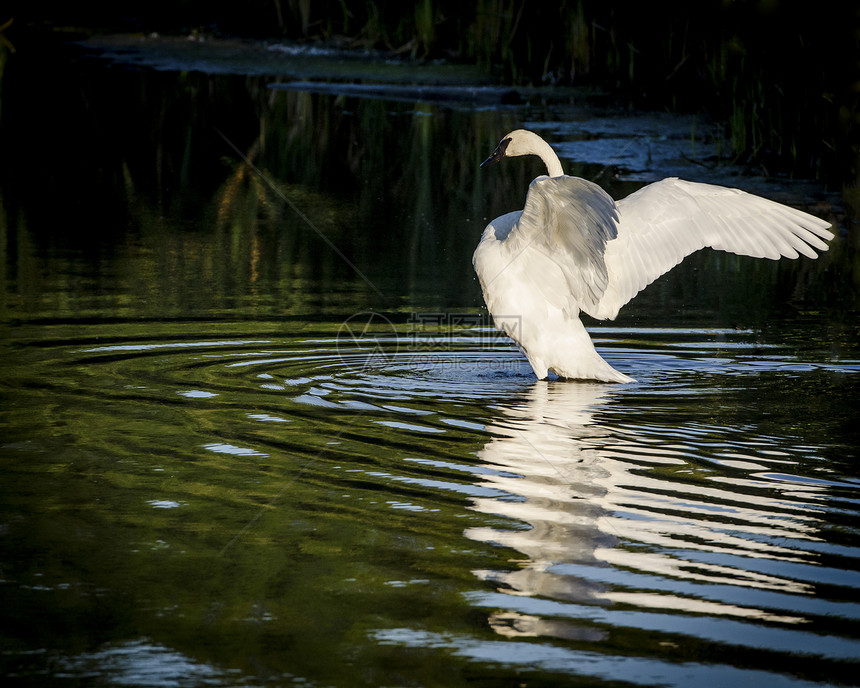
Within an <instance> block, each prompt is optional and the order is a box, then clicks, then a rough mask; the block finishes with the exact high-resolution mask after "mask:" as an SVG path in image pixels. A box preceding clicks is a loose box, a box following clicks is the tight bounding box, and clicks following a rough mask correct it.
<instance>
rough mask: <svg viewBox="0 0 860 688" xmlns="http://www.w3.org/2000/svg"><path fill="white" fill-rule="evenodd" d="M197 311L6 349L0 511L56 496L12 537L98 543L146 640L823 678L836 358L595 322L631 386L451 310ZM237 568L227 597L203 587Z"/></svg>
mask: <svg viewBox="0 0 860 688" xmlns="http://www.w3.org/2000/svg"><path fill="white" fill-rule="evenodd" d="M200 329H201V331H200V332H199V333H198V334H197V335H196V336H188V332H187V331H186V332H183V333H175V334H169V333H167V332H165V333H164V334H161V335H159V334H157V333H155V334H153V333H149V334H147V335H145V336H143V335H142V336H140V337H138V338H134V337H128V336H120V335H118V334H112V333H111V331H110V328H107V329H105V328H100V329H99V332H98V333H97V334H95V333H93V334H92V336H83V337H82V336H76V337H75V338H73V339H71V338H67V337H62V336H57V337H55V338H54V339H53V340H50V339H48V340H46V339H44V338H43V339H41V340H40V341H41V342H42V343H40V344H39V345H38V346H35V345H34V346H31V345H28V344H26V343H23V344H21V345H20V346H18V347H17V348H16V349H15V351H14V352H13V353H12V354H11V355H13V356H14V357H15V359H16V364H15V365H14V366H12V367H10V370H14V375H15V376H17V378H16V379H14V380H12V383H14V385H15V388H16V389H18V390H20V391H19V392H18V397H17V399H16V408H17V409H18V410H17V413H18V414H19V417H18V420H17V422H16V426H17V427H18V428H19V431H20V432H21V433H22V434H26V435H27V436H29V437H30V438H31V439H30V440H28V442H26V443H25V442H21V443H17V444H16V441H15V440H16V438H14V437H12V438H10V439H9V441H8V443H7V445H6V447H5V451H6V457H7V463H6V465H7V469H8V471H9V472H8V475H11V476H14V478H12V479H10V481H9V482H8V483H7V488H6V490H5V494H4V499H5V500H6V503H7V504H8V505H9V515H8V517H7V518H6V521H5V523H6V524H12V523H19V524H20V523H28V524H30V525H29V530H31V531H32V532H42V533H46V532H49V531H48V530H46V529H45V526H44V524H45V523H47V522H48V519H49V516H48V515H51V516H50V518H51V519H52V518H53V515H55V514H60V515H62V517H63V518H62V519H61V522H65V523H74V524H77V526H76V530H73V531H72V532H65V531H63V532H58V533H56V534H51V535H44V534H43V535H42V536H41V537H42V541H39V542H38V543H37V547H38V548H39V549H40V550H49V551H56V552H59V553H62V552H67V554H66V558H67V559H69V558H71V559H74V558H75V557H76V556H79V554H80V551H81V550H88V548H93V551H100V550H99V549H98V543H99V542H110V543H112V544H111V551H112V552H113V553H114V554H113V563H112V564H111V565H105V566H103V567H102V568H101V569H100V570H99V571H98V572H91V573H90V575H89V578H90V579H95V581H94V582H93V581H92V580H89V581H88V583H87V584H88V585H94V586H96V587H98V588H99V589H103V590H116V591H119V592H117V594H120V593H121V594H123V595H128V596H130V598H132V599H134V600H135V609H137V612H135V613H136V614H137V615H138V616H137V619H136V623H137V624H138V625H139V626H140V627H141V628H146V629H148V631H147V633H146V635H147V637H149V638H151V645H152V646H153V647H170V648H175V649H176V652H177V655H176V656H182V655H181V653H182V648H183V644H182V641H181V639H177V637H174V636H176V635H177V634H178V635H180V636H181V635H182V633H184V632H185V631H183V630H182V629H185V628H186V626H187V632H188V634H189V637H190V636H191V635H193V634H194V633H196V632H197V628H196V627H194V628H192V626H193V624H191V625H188V624H189V622H188V621H187V620H188V619H194V618H198V617H201V616H205V615H206V614H210V615H214V616H212V617H211V618H213V619H215V618H217V619H221V621H217V622H214V621H213V623H217V624H227V625H226V626H224V628H223V629H221V630H220V631H218V632H221V633H227V632H228V631H227V630H224V629H226V628H232V627H231V626H230V625H229V623H227V621H226V620H227V619H233V618H242V619H245V618H253V619H255V621H254V623H255V624H261V627H265V628H266V629H268V631H267V632H268V633H270V634H271V633H274V634H275V635H276V636H277V637H279V638H282V636H283V635H284V634H288V635H289V636H290V637H294V635H295V634H296V632H297V631H296V629H297V628H298V629H299V631H300V634H301V635H302V636H303V637H306V638H308V639H316V640H314V641H312V642H318V643H324V642H336V643H338V644H341V645H342V646H344V647H349V648H350V649H349V651H350V652H351V653H353V656H356V657H363V656H368V657H370V656H373V657H375V656H376V655H377V653H378V652H397V651H399V650H403V651H406V652H412V651H413V650H414V649H415V648H421V651H422V652H427V651H430V652H438V653H442V654H443V655H445V656H447V657H452V658H459V659H458V661H462V662H465V663H466V664H470V663H474V662H478V663H487V662H489V663H490V664H495V665H498V666H510V665H515V666H516V667H517V670H518V671H523V672H528V671H532V670H538V669H539V670H541V671H548V672H550V673H553V672H560V673H563V674H569V673H575V674H578V675H581V676H583V677H585V678H586V679H587V678H588V677H590V678H592V679H600V680H602V679H604V678H606V677H608V676H610V675H611V676H616V677H617V676H619V675H623V676H624V677H625V680H627V681H629V682H632V683H640V684H643V685H650V684H652V683H654V682H657V683H661V684H665V685H678V686H680V685H691V684H693V683H696V682H707V681H709V680H711V679H713V677H714V676H735V677H738V676H750V675H757V676H760V677H762V681H764V682H765V683H766V684H768V685H805V682H806V680H807V678H808V677H810V676H824V677H827V680H829V681H832V682H835V683H839V682H849V681H850V676H852V675H853V673H852V672H853V671H854V670H855V669H856V662H857V660H858V658H860V643H858V639H860V532H858V528H857V523H858V519H857V517H858V515H860V513H858V512H860V481H858V480H857V479H856V477H854V476H855V473H854V472H853V471H852V468H851V467H852V465H853V459H854V458H855V457H856V453H853V452H855V447H853V446H851V445H849V444H848V443H846V442H844V441H833V439H832V438H833V437H834V436H841V437H843V438H844V437H846V436H847V435H845V433H844V432H843V433H842V434H841V435H839V434H838V433H834V431H833V424H834V423H837V424H838V423H844V419H845V418H846V415H845V413H846V412H845V410H844V409H845V407H846V405H847V404H848V400H849V399H851V398H852V396H853V394H854V392H855V391H856V389H857V385H856V382H855V381H854V380H855V379H856V375H857V372H858V371H860V364H858V362H857V361H854V360H844V359H842V360H833V359H831V358H829V357H827V356H823V355H820V354H817V353H816V352H815V351H802V350H797V349H793V348H790V347H788V346H785V345H781V344H780V345H775V344H772V343H768V342H762V341H759V335H758V334H756V333H752V332H746V331H736V330H714V329H683V330H682V329H675V330H673V329H660V330H657V329H648V330H642V329H626V330H625V329H618V328H603V329H596V330H595V332H594V336H595V339H596V341H597V345H598V348H599V349H600V350H601V352H602V353H603V354H604V355H605V356H606V357H607V359H608V360H609V361H610V362H611V363H612V365H614V366H615V367H617V368H618V369H620V370H622V371H624V372H625V373H629V374H631V375H633V376H634V377H636V378H637V379H638V380H639V381H638V382H637V383H636V384H632V385H623V386H618V385H605V384H595V383H570V382H560V381H544V382H538V381H536V380H535V379H534V377H533V375H532V373H531V370H530V368H529V366H528V363H527V362H526V360H525V358H524V357H523V356H522V354H521V353H520V352H519V351H518V350H517V349H516V348H515V347H514V346H513V345H512V344H510V342H508V341H507V340H505V339H503V338H498V337H496V336H495V335H494V334H493V333H491V332H489V331H487V330H482V329H480V328H475V329H466V330H464V331H461V332H457V333H455V334H453V335H452V334H451V333H450V332H445V333H439V334H438V335H437V334H433V333H429V334H427V333H425V334H422V336H420V337H418V336H408V337H407V336H405V335H403V334H402V332H400V331H399V330H398V328H397V327H393V328H392V330H391V331H390V332H385V331H383V330H382V329H377V330H376V331H374V332H372V333H371V332H370V330H367V331H362V332H361V333H360V335H359V336H354V337H352V338H351V340H350V342H349V346H344V341H343V337H342V336H338V333H337V332H336V331H334V332H333V329H332V328H331V327H323V326H320V327H319V328H318V329H316V330H315V329H313V328H310V329H303V330H302V331H301V332H298V333H296V334H284V332H282V331H277V328H275V327H271V328H269V330H268V331H266V333H265V334H264V335H263V336H255V335H253V334H251V333H249V332H244V331H242V330H241V328H235V327H234V328H232V329H229V331H225V330H227V329H228V328H225V327H221V326H219V327H211V328H206V327H202V328H200ZM207 329H208V330H209V331H207ZM237 330H238V331H237ZM45 341H52V342H53V343H52V344H51V345H46V344H45V343H44V342H45ZM46 399H49V400H50V404H49V405H50V407H51V409H52V411H51V414H50V415H49V416H45V415H40V414H36V413H35V412H34V410H35V409H37V408H41V407H44V406H45V403H46ZM840 414H841V415H840ZM28 423H29V426H28ZM22 429H23V430H22ZM33 437H40V438H41V439H39V440H38V441H34V440H32V438H33ZM34 456H38V457H39V461H34V458H33V457H34ZM58 495H59V496H58ZM39 524H43V525H42V526H40V525H39ZM9 527H10V526H8V525H5V526H4V528H7V529H8V528H9ZM16 527H18V526H16ZM40 528H41V530H40ZM2 532H5V531H3V530H0V533H2ZM11 532H14V527H13V528H12V531H11ZM87 533H96V536H95V537H94V538H91V537H90V535H87ZM19 546H20V547H21V548H22V552H19V553H18V555H19V557H18V558H19V559H21V560H23V559H24V558H26V555H27V552H23V549H26V548H27V545H24V544H20V545H19ZM71 552H76V553H77V554H72V553H71ZM92 556H95V555H92ZM57 561H62V557H60V558H58V559H57ZM278 562H283V563H280V564H279V563H278ZM224 566H228V567H229V568H230V571H231V573H230V576H229V577H228V578H226V579H224V580H223V581H219V582H218V583H212V586H213V588H212V590H211V593H210V595H211V596H212V597H213V599H220V600H222V601H221V602H219V604H221V605H223V609H222V608H221V607H219V609H222V611H217V612H216V611H212V610H211V609H209V610H208V611H207V610H206V608H205V605H206V604H209V603H208V602H205V603H204V602H203V601H202V598H201V597H200V595H199V594H198V591H197V589H196V586H195V585H194V584H193V579H195V577H197V578H199V579H200V580H201V581H205V580H208V579H207V575H208V572H210V571H212V570H222V567H224ZM165 571H167V572H174V573H172V574H171V575H172V576H173V578H171V580H172V582H171V583H167V584H165V579H164V577H163V575H162V572H165ZM180 572H181V573H180ZM28 575H29V574H27V573H26V572H24V571H21V570H18V569H16V568H13V569H10V571H9V572H8V575H7V576H6V577H7V580H8V581H11V582H12V584H14V585H17V586H18V589H19V593H21V594H24V593H23V592H22V591H25V590H26V591H30V592H26V595H31V594H32V595H36V593H35V592H32V591H33V590H36V589H38V586H37V585H36V583H38V584H39V585H42V586H43V587H45V586H47V588H48V589H50V590H51V591H52V592H51V594H52V595H55V596H56V595H60V596H63V595H67V594H68V595H71V594H72V591H74V594H75V595H79V596H84V597H86V596H88V595H89V594H90V593H89V592H87V590H88V589H84V588H83V587H81V586H82V583H78V582H76V579H75V577H74V575H73V574H71V573H70V572H69V571H67V570H64V569H59V570H58V571H53V570H47V571H43V572H41V577H40V578H39V579H36V580H34V579H32V578H28ZM237 580H241V581H246V582H247V583H245V584H247V585H250V586H251V587H252V588H253V590H252V591H250V592H248V593H247V595H242V596H240V597H239V598H238V599H233V600H231V599H230V595H231V594H233V593H231V592H229V591H232V590H233V585H234V583H233V582H231V581H237ZM39 581H41V582H39ZM164 585H167V586H168V587H167V593H168V594H167V595H166V596H165V590H164ZM206 585H209V584H206ZM61 586H68V587H61ZM99 586H100V587H99ZM272 589H277V590H279V591H280V592H279V593H278V595H277V596H274V597H273V596H272V595H271V594H270V591H271V590H272ZM321 589H322V590H325V591H326V594H325V595H322V596H321V595H320V594H319V590H321ZM100 594H102V593H100ZM204 597H206V596H204ZM170 598H172V599H178V600H180V601H179V602H175V603H170V602H168V601H167V600H168V599H170ZM207 599H208V598H207ZM93 600H94V602H95V601H96V598H95V597H93ZM260 600H266V602H265V606H264V608H261V607H260V604H261V602H260ZM98 603H99V604H101V601H100V598H99V601H98ZM33 604H37V603H36V602H34V603H33ZM123 604H125V603H123ZM201 605H202V606H201ZM249 605H250V607H249ZM37 606H38V605H37ZM341 615H347V616H348V617H349V618H350V622H349V624H348V625H347V626H346V627H344V628H343V629H341V630H338V631H337V632H335V634H336V638H334V639H332V638H331V637H329V636H330V634H331V633H332V631H331V630H330V629H331V625H332V621H331V619H332V618H334V617H339V616H341ZM475 615H478V617H476V616H475ZM207 618H209V617H207ZM474 618H483V619H484V623H483V626H482V627H481V628H475V627H474V624H473V622H472V621H469V619H474ZM165 623H166V624H167V627H169V628H171V629H173V630H171V631H170V632H169V633H168V632H167V631H166V630H165V628H166V627H165V625H164V624H165ZM219 628H221V627H220V626H219ZM355 628H361V629H363V631H362V632H360V633H357V632H356V631H355V630H354V629H355ZM440 628H441V629H443V630H439V629H440ZM326 629H328V630H326ZM230 632H232V631H230ZM284 642H285V643H286V645H285V646H288V645H289V643H288V642H287V641H286V640H285V639H284ZM122 647H123V646H121V645H119V646H116V647H114V646H111V647H108V648H102V649H99V650H93V651H89V652H87V653H84V654H83V655H79V656H69V657H62V658H60V659H58V660H57V661H58V662H59V663H60V664H62V665H63V666H66V667H72V668H73V667H76V666H84V665H86V666H87V667H91V665H92V664H93V662H96V660H98V659H99V658H101V657H102V656H105V657H107V656H111V657H112V656H114V655H116V653H117V652H118V653H119V655H117V656H120V655H121V656H124V655H122V652H121V650H122ZM287 655H288V656H290V657H292V660H293V661H295V660H296V656H293V655H290V653H289V652H288V653H287ZM628 665H629V667H630V670H629V671H622V672H621V674H618V673H617V671H616V670H615V669H617V668H618V667H624V666H628ZM609 666H612V667H615V669H614V670H613V671H612V672H610V671H608V669H607V667H609ZM89 670H90V669H89V668H88V671H89ZM70 671H71V669H70ZM111 671H113V672H114V673H116V672H117V671H119V670H118V669H116V667H114V668H112V669H111ZM105 675H107V674H105ZM225 675H228V674H225ZM229 675H230V676H232V677H233V678H231V680H234V679H235V681H234V683H236V684H240V683H241V682H242V680H244V679H241V680H240V678H239V677H236V676H235V675H234V674H233V673H230V674H229ZM212 676H213V677H215V676H216V673H215V671H214V670H213V673H212ZM225 680H226V679H225ZM212 681H214V682H215V683H216V684H217V683H218V680H216V678H213V679H212Z"/></svg>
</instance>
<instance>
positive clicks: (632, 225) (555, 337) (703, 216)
mask: <svg viewBox="0 0 860 688" xmlns="http://www.w3.org/2000/svg"><path fill="white" fill-rule="evenodd" d="M515 155H537V156H539V157H540V158H541V160H543V161H544V163H545V164H546V166H547V170H548V172H549V176H540V177H537V178H536V179H535V180H534V181H532V183H531V184H530V185H529V192H528V196H527V197H526V203H525V207H524V208H523V209H522V210H521V211H516V212H512V213H507V214H506V215H502V216H501V217H497V218H496V219H495V220H493V221H492V222H490V224H488V225H487V228H486V229H485V230H484V233H483V235H482V236H481V241H480V243H479V244H478V247H477V248H476V249H475V254H474V256H473V258H472V263H473V265H474V266H475V272H477V274H478V279H479V281H480V283H481V289H482V290H483V293H484V301H485V302H486V304H487V308H488V309H489V311H490V313H491V314H492V316H493V322H494V323H495V326H496V328H498V329H499V330H503V331H504V332H506V333H507V334H508V336H510V337H511V338H512V339H513V340H514V341H515V342H516V343H517V345H518V346H519V347H520V349H521V350H522V351H523V353H525V355H526V357H527V358H528V360H529V363H530V364H531V366H532V369H533V370H534V372H535V375H537V376H538V378H540V379H543V378H545V377H547V375H548V373H549V372H550V371H551V372H553V373H555V374H556V375H558V376H559V377H562V378H569V379H583V380H601V381H606V382H633V379H632V378H630V377H628V376H627V375H624V374H623V373H620V372H618V371H617V370H615V369H614V368H613V367H612V366H610V365H609V364H608V363H607V362H606V361H604V360H603V359H602V358H601V357H600V355H599V354H598V353H597V351H595V349H594V344H592V342H591V338H590V337H589V336H588V332H586V330H585V327H584V326H583V324H582V322H581V321H580V319H579V313H580V311H583V312H585V313H588V314H589V315H591V316H593V317H595V318H599V319H607V318H608V319H613V318H615V316H616V315H617V314H618V311H619V309H620V308H621V307H622V306H623V305H624V304H625V303H627V302H628V301H629V300H630V299H632V298H633V297H634V296H635V295H636V294H638V293H639V292H640V291H642V289H644V288H645V287H646V286H647V285H649V284H650V283H651V282H653V281H654V280H655V279H657V278H658V277H659V276H660V275H662V274H663V273H665V272H666V271H668V270H669V269H671V268H672V267H674V266H675V265H677V264H678V263H680V262H681V260H683V258H684V257H685V256H688V255H690V254H691V253H693V252H694V251H697V250H698V249H700V248H704V247H706V246H710V247H711V248H715V249H719V250H722V251H729V252H731V253H737V254H740V255H744V256H753V257H756V258H771V259H776V258H779V257H780V256H785V257H787V258H797V257H798V254H800V253H802V254H803V255H805V256H807V257H809V258H816V257H817V253H816V252H815V249H817V250H819V251H826V250H827V244H825V243H824V242H825V241H827V240H829V239H832V238H833V234H832V233H831V232H830V231H828V229H827V228H828V227H829V226H830V223H828V222H825V221H824V220H821V219H819V218H817V217H813V216H812V215H809V214H807V213H804V212H801V211H799V210H795V209H794V208H789V207H787V206H784V205H781V204H779V203H775V202H774V201H768V200H766V199H764V198H760V197H759V196H753V195H751V194H748V193H745V192H743V191H740V190H738V189H728V188H725V187H721V186H714V185H711V184H698V183H694V182H686V181H682V180H680V179H675V178H671V179H664V180H662V181H660V182H656V183H654V184H650V185H648V186H646V187H644V188H642V189H640V190H639V191H637V192H636V193H633V194H631V195H630V196H628V197H627V198H625V199H623V200H620V201H618V202H617V203H616V202H615V201H613V200H612V198H611V197H610V196H609V195H608V194H607V193H606V192H605V191H604V190H603V189H601V188H600V187H599V186H597V185H596V184H593V183H592V182H589V181H586V180H585V179H580V178H579V177H568V176H566V175H565V174H564V170H563V169H562V167H561V162H560V161H559V159H558V156H557V155H556V154H555V152H554V151H553V150H552V148H550V146H549V144H548V143H547V142H546V141H544V140H543V139H542V138H541V137H540V136H538V135H537V134H535V133H533V132H530V131H526V130H524V129H517V130H516V131H512V132H511V133H510V134H508V135H507V136H505V137H504V138H503V139H502V140H501V142H500V143H499V145H498V147H497V148H496V149H495V150H494V151H493V153H492V154H491V155H490V157H489V158H487V159H486V160H485V161H484V162H483V163H481V167H483V166H484V165H487V164H488V163H495V162H499V161H500V160H501V159H502V158H504V157H507V156H515Z"/></svg>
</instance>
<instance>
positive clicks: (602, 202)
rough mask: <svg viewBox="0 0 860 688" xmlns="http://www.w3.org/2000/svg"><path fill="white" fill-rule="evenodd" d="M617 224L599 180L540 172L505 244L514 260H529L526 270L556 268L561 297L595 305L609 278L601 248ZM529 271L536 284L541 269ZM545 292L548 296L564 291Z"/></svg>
mask: <svg viewBox="0 0 860 688" xmlns="http://www.w3.org/2000/svg"><path fill="white" fill-rule="evenodd" d="M617 225H618V212H617V210H616V207H615V201H613V200H612V197H611V196H609V194H607V193H606V192H605V191H604V190H603V189H601V188H600V187H599V186H597V184H593V183H592V182H589V181H586V180H585V179H580V178H578V177H567V176H562V177H538V178H537V179H535V180H534V181H533V182H532V183H531V184H530V185H529V193H528V196H527V197H526V203H525V207H524V208H523V211H522V214H521V215H520V217H519V219H518V221H517V222H516V223H515V224H514V225H513V226H512V228H511V230H510V233H509V235H508V236H507V238H506V241H505V244H506V246H507V248H508V250H509V251H510V256H511V260H512V261H516V260H517V259H518V258H523V259H527V260H528V261H529V270H530V272H539V271H541V270H544V269H546V270H553V271H554V270H560V271H561V272H562V274H563V275H564V279H565V281H566V282H567V286H568V288H569V293H568V294H566V295H564V297H565V300H566V301H570V300H572V301H573V302H574V303H573V304H570V305H573V306H576V308H578V309H582V310H588V309H589V308H591V309H594V308H597V304H598V303H599V301H600V299H601V298H602V296H603V293H604V291H605V290H606V287H607V285H608V283H609V274H608V272H607V269H606V263H605V262H604V252H605V249H606V244H607V242H608V241H610V240H611V239H614V238H615V237H616V235H617V233H618V227H617ZM533 277H534V281H535V282H536V285H535V286H538V287H540V282H541V275H540V274H534V275H533ZM547 296H548V300H550V301H551V302H552V301H556V300H559V299H560V297H561V296H562V295H561V294H554V295H547Z"/></svg>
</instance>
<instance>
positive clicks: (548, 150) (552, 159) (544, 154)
mask: <svg viewBox="0 0 860 688" xmlns="http://www.w3.org/2000/svg"><path fill="white" fill-rule="evenodd" d="M531 144H532V148H533V149H534V154H535V155H537V156H538V157H539V158H540V159H541V160H543V162H544V165H546V169H547V172H548V174H549V176H550V177H560V176H562V175H563V174H564V169H562V166H561V160H559V159H558V156H557V155H556V154H555V151H554V150H553V149H552V146H550V145H549V144H548V143H547V142H546V141H544V140H543V139H542V138H541V137H540V136H535V137H534V139H532V141H531Z"/></svg>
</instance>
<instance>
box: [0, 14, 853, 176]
mask: <svg viewBox="0 0 860 688" xmlns="http://www.w3.org/2000/svg"><path fill="white" fill-rule="evenodd" d="M855 4H856V3H851V2H836V1H835V0H823V1H822V2H818V3H801V2H795V1H794V0H745V1H744V2H728V1H727V0H699V1H698V2H689V1H688V0H663V1H662V2H660V1H658V2H641V0H638V1H636V2H633V1H629V0H613V1H610V0H560V1H559V2H556V3H538V2H530V1H529V0H476V1H475V2H463V0H415V2H402V1H400V0H313V1H311V0H245V1H244V2H242V3H211V2H207V1H206V0H169V1H168V0H128V1H127V2H124V3H116V5H121V8H119V7H113V6H111V5H108V6H105V4H104V3H103V2H99V0H82V2H79V3H72V4H71V5H73V7H72V6H71V5H70V4H69V3H64V2H62V1H61V0H44V2H42V3H40V7H41V11H42V14H43V15H44V16H50V15H52V14H53V15H54V16H57V17H59V20H62V17H63V16H65V17H66V19H67V20H68V21H72V20H74V21H75V23H76V25H81V24H82V23H85V22H86V21H87V20H88V19H89V20H91V21H95V22H100V23H102V24H104V23H105V22H107V21H110V17H111V13H112V12H113V13H114V15H115V16H114V19H115V20H117V21H119V20H120V19H122V21H127V18H128V17H134V18H135V20H136V22H137V25H138V26H139V27H141V28H142V29H144V30H149V29H158V30H161V31H165V30H169V29H174V30H180V31H181V30H190V29H192V28H196V27H200V26H207V27H210V28H211V27H214V29H215V30H216V31H219V32H221V33H224V34H233V35H242V36H257V37H263V36H265V37H272V36H275V35H277V36H281V37H286V38H289V39H295V40H326V41H337V42H339V43H342V44H346V45H354V46H361V47H372V48H377V49H381V50H385V51H390V52H391V53H394V54H398V55H401V56H406V57H412V58H420V59H426V58H439V57H444V58H446V59H453V60H459V61H464V62H471V63H475V64H478V65H480V66H481V67H483V68H484V69H486V70H487V71H489V72H491V73H493V74H495V75H496V76H497V77H498V78H499V79H500V80H502V81H504V82H507V83H510V84H512V85H525V84H531V85H543V84H550V85H552V84H574V85H579V84H585V85H596V86H599V87H602V88H604V89H606V90H608V91H610V92H611V93H613V94H614V95H616V96H617V97H618V98H619V99H620V100H623V101H625V102H627V103H632V104H634V105H640V106H644V107H654V108H667V109H683V110H694V111H702V112H705V113H707V114H709V115H711V116H712V117H713V118H714V119H717V120H719V121H722V122H725V123H726V129H727V134H728V137H729V139H730V140H731V146H732V149H733V152H734V155H735V157H736V158H737V159H738V160H740V161H742V162H745V163H747V164H749V165H751V166H763V167H764V168H765V169H766V170H768V171H770V172H781V173H785V174H795V175H810V174H812V175H816V176H818V177H820V178H822V179H824V180H828V181H831V180H832V181H834V183H836V182H839V181H844V180H846V179H857V176H858V173H860V69H858V62H860V13H858V11H857V9H856V7H855ZM0 19H2V18H0Z"/></svg>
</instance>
